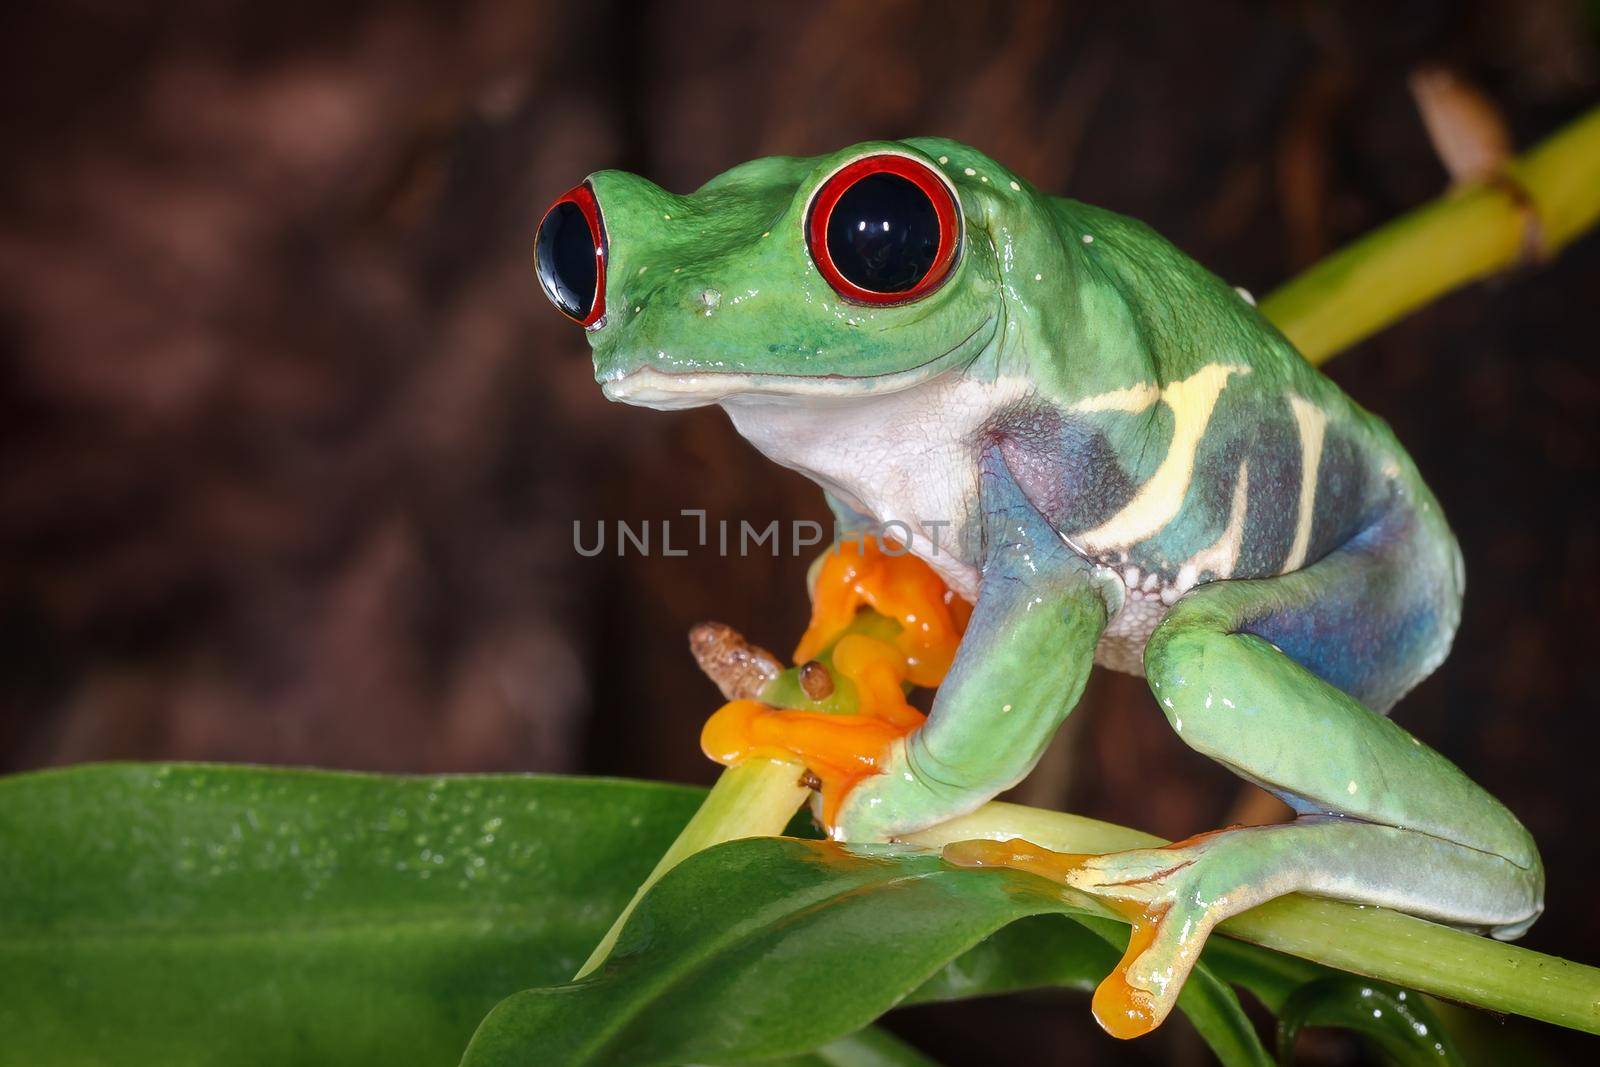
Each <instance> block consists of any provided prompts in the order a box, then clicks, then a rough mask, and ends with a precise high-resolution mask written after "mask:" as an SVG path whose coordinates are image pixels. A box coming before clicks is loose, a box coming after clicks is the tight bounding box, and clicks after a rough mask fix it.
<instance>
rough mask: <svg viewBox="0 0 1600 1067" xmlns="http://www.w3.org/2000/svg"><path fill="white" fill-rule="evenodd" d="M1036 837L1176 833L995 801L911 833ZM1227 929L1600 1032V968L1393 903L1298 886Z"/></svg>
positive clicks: (927, 838) (1149, 839)
mask: <svg viewBox="0 0 1600 1067" xmlns="http://www.w3.org/2000/svg"><path fill="white" fill-rule="evenodd" d="M1013 837H1021V838H1026V839H1027V840H1029V841H1031V842H1033V843H1034V844H1036V845H1042V846H1044V847H1045V848H1048V849H1053V850H1055V851H1057V852H1088V853H1100V852H1115V851H1118V850H1120V849H1128V848H1149V847H1151V846H1155V845H1162V844H1165V843H1166V842H1165V841H1163V840H1162V839H1161V838H1158V837H1153V836H1152V835H1150V834H1146V833H1142V832H1140V831H1138V830H1131V829H1129V828H1127V827H1124V826H1117V825H1114V824H1112V823H1107V822H1100V821H1098V820H1096V819H1086V818H1083V817H1082V816H1079V815H1068V814H1065V813H1063V812H1055V811H1043V810H1040V809H1038V808H1026V807H1022V806H1020V805H1017V804H1004V803H999V802H995V803H990V804H986V805H984V806H983V807H982V808H979V809H978V810H977V811H975V812H973V813H972V814H970V815H965V816H962V817H960V818H957V819H952V820H950V821H949V822H946V823H941V824H939V825H938V826H934V827H930V828H929V829H927V830H923V831H920V832H919V833H915V834H910V835H908V836H907V837H906V838H905V841H906V842H907V843H910V844H914V845H917V846H919V847H922V848H928V849H940V848H943V847H944V846H945V845H947V844H949V843H951V842H953V841H966V840H971V839H974V838H987V839H989V840H1007V839H1009V838H1013ZM1217 930H1218V932H1219V933H1223V934H1226V935H1228V936H1229V937H1234V938H1237V939H1239V940H1241V941H1249V942H1252V943H1254V944H1257V945H1261V946H1263V947H1265V948H1270V949H1276V950H1277V951H1279V952H1286V953H1288V954H1289V955H1291V956H1299V957H1301V958H1302V959H1308V960H1312V961H1314V962H1317V963H1322V964H1326V965H1327V966H1329V967H1336V968H1338V969H1339V970H1342V971H1351V972H1353V973H1355V974H1362V975H1366V976H1367V977H1369V978H1376V979H1379V980H1381V981H1385V982H1393V983H1394V984H1395V985H1399V986H1404V987H1406V988H1409V989H1415V990H1419V991H1421V992H1424V993H1432V994H1434V995H1435V996H1440V997H1444V998H1446V999H1449V1000H1456V1001H1461V1002H1462V1003H1465V1004H1477V1005H1484V1006H1489V1007H1492V1008H1493V1009H1494V1010H1496V1011H1505V1012H1512V1013H1515V1014H1517V1015H1526V1016H1528V1017H1529V1018H1532V1019H1540V1020H1543V1021H1545V1022H1549V1023H1555V1024H1557V1025H1559V1026H1569V1027H1572V1028H1573V1029H1577V1030H1584V1031H1587V1032H1589V1033H1600V968H1595V967H1588V966H1585V965H1583V964H1581V963H1573V962H1571V961H1570V960H1563V959H1557V958H1556V957H1554V956H1547V955H1545V954H1543V953H1540V952H1533V951H1530V950H1529V949H1525V948H1518V947H1516V946H1515V945H1508V944H1506V943H1505V942H1503V941H1495V940H1492V939H1490V938H1487V937H1478V936H1475V935H1473V934H1467V933H1462V932H1461V931H1459V930H1452V929H1450V928H1449V927H1446V926H1440V925H1439V924H1437V923H1431V922H1428V921H1427V920H1425V919H1418V918H1415V917H1414V916H1410V915H1406V914H1404V913H1402V912H1397V911H1391V910H1388V909H1385V908H1371V907H1361V906H1358V905H1355V904H1343V903H1340V902H1338V901H1333V900H1321V899H1317V898H1313V897H1306V896H1301V895H1299V894H1294V895H1291V896H1286V897H1280V898H1278V899H1277V900H1273V901H1269V902H1268V903H1266V904H1262V905H1261V906H1260V907H1257V908H1253V909H1251V910H1250V911H1247V912H1245V913H1244V914H1242V915H1238V916H1235V917H1234V918H1232V919H1229V920H1228V921H1226V922H1224V923H1222V924H1221V925H1219V926H1218V927H1217Z"/></svg>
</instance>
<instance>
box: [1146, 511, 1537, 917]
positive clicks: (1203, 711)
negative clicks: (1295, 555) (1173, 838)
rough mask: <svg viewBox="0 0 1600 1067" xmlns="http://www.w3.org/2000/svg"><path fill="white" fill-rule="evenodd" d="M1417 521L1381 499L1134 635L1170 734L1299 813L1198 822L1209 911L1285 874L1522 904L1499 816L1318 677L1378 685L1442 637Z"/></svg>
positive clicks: (1445, 902) (1524, 909)
mask: <svg viewBox="0 0 1600 1067" xmlns="http://www.w3.org/2000/svg"><path fill="white" fill-rule="evenodd" d="M1417 529H1418V526H1417V524H1416V523H1415V522H1414V521H1411V519H1409V518H1408V517H1407V516H1405V515H1399V516H1395V517H1392V518H1391V519H1390V520H1389V521H1385V522H1380V523H1379V524H1377V525H1376V526H1374V527H1373V528H1372V529H1370V530H1369V531H1367V532H1366V533H1365V534H1363V535H1361V536H1360V537H1358V538H1356V539H1355V540H1353V541H1352V542H1351V543H1350V544H1349V545H1347V546H1346V547H1344V548H1342V549H1339V550H1338V551H1336V552H1334V553H1333V554H1331V555H1330V556H1328V557H1326V558H1325V559H1323V560H1321V561H1319V562H1317V563H1316V564H1313V565H1312V566H1311V567H1309V568H1307V569H1305V570H1303V571H1299V572H1296V573H1294V574H1290V575H1285V576H1283V577H1279V578H1271V579H1258V580H1251V581H1235V582H1218V583H1215V584H1212V585H1206V586H1202V587H1200V588H1199V589H1196V590H1195V591H1193V592H1192V593H1190V594H1189V595H1188V596H1186V597H1184V598H1183V599H1182V600H1180V601H1179V602H1178V603H1177V604H1176V605H1174V606H1173V609H1172V611H1171V612H1170V613H1169V614H1168V616H1167V617H1166V618H1165V619H1164V620H1163V621H1162V623H1161V625H1160V626H1159V627H1158V628H1157V630H1156V632H1155V633H1154V634H1152V635H1151V638H1150V641H1149V643H1148V644H1147V646H1146V649H1145V671H1146V676H1147V678H1148V679H1149V682H1150V686H1151V689H1152V690H1153V691H1154V692H1155V695H1156V698H1157V701H1158V702H1159V703H1160V705H1161V707H1162V710H1163V711H1164V712H1165V714H1166V715H1167V718H1168V720H1169V721H1170V722H1171V723H1172V726H1173V729H1174V730H1176V731H1177V732H1178V735H1179V736H1180V737H1181V738H1182V739H1183V740H1184V741H1185V742H1186V743H1187V744H1188V745H1189V746H1190V747H1192V748H1194V749H1196V750H1197V751H1199V752H1201V753H1204V754H1205V755H1207V756H1210V757H1211V758H1212V759H1214V760H1217V761H1218V762H1220V763H1222V764H1223V765H1225V766H1227V767H1229V768H1230V769H1232V770H1233V771H1234V772H1235V773H1237V774H1239V775H1241V776H1243V777H1244V778H1247V779H1249V780H1251V781H1253V782H1256V783H1257V784H1259V785H1261V786H1263V787H1264V788H1266V789H1268V790H1271V791H1272V792H1274V793H1276V794H1278V795H1279V796H1281V797H1283V798H1284V799H1285V800H1286V801H1288V803H1289V804H1290V805H1291V806H1292V807H1294V808H1295V809H1296V810H1297V811H1299V812H1300V813H1301V814H1302V818H1301V819H1299V820H1298V821H1297V822H1295V823H1290V824H1286V825H1283V826H1273V827H1261V828H1251V829H1247V830H1239V831H1231V832H1227V833H1224V834H1222V835H1218V836H1217V837H1214V838H1211V839H1208V843H1207V844H1206V845H1205V846H1204V847H1202V848H1201V849H1200V850H1199V851H1203V852H1209V853H1212V855H1211V856H1209V857H1208V859H1207V863H1206V865H1205V866H1206V867H1207V868H1209V870H1208V872H1207V874H1206V878H1207V880H1210V881H1213V882H1214V886H1213V890H1214V891H1215V892H1216V893H1217V894H1219V895H1220V896H1224V897H1228V898H1229V902H1228V904H1227V905H1225V906H1224V907H1222V908H1220V909H1218V910H1217V911H1215V912H1213V915H1212V916H1211V917H1212V918H1213V919H1217V918H1221V917H1222V913H1227V914H1231V913H1233V912H1236V911H1238V910H1242V909H1243V908H1244V907H1249V906H1251V905H1252V904H1253V903H1259V902H1260V901H1261V900H1265V899H1268V898H1270V897H1272V896H1277V895H1280V894H1282V893H1285V892H1290V891H1296V890H1298V891H1309V892H1313V893H1319V894H1322V895H1327V896H1334V897H1340V898H1344V899H1351V900H1357V901H1362V902H1365V903H1372V904H1382V905H1387V906H1391V907H1395V908H1399V909H1402V910H1404V911H1408V912H1412V913H1414V914H1419V915H1425V916H1428V917H1431V918H1435V919H1439V920H1442V921H1446V922H1452V923H1458V924H1461V925H1466V926H1474V927H1483V928H1490V929H1494V930H1496V931H1497V932H1500V933H1501V934H1502V935H1510V934H1514V933H1517V932H1520V929H1521V928H1524V927H1526V925H1527V924H1528V923H1530V922H1531V921H1532V920H1533V919H1534V918H1535V917H1536V916H1537V915H1538V913H1539V910H1540V909H1541V907H1542V894H1543V872H1542V869H1541V867H1540V863H1539V857H1538V853H1537V851H1536V849H1535V847H1534V844H1533V841H1532V839H1531V837H1530V836H1529V835H1528V832H1527V831H1526V830H1525V829H1524V828H1523V827H1522V825H1521V824H1520V823H1519V822H1517V820H1516V819H1515V817H1513V816H1512V815H1511V813H1510V812H1508V811H1507V810H1506V809H1505V808H1504V807H1503V806H1502V805H1501V804H1500V803H1499V802H1498V801H1497V800H1495V799H1494V798H1493V797H1492V796H1490V795H1489V794H1488V793H1486V792H1485V791H1484V790H1483V789H1481V788H1480V787H1479V786H1477V785H1476V784H1475V783H1473V782H1472V780H1471V779H1469V778H1468V777H1467V776H1466V775H1465V774H1463V773H1462V772H1461V771H1460V770H1459V769H1458V768H1457V767H1456V766H1455V765H1454V764H1452V763H1451V762H1450V761H1449V760H1447V759H1445V758H1444V757H1443V756H1441V755H1440V754H1439V753H1437V752H1435V751H1434V750H1433V749H1431V748H1429V747H1427V746H1426V745H1423V744H1422V743H1421V742H1420V741H1418V740H1417V739H1416V738H1414V737H1412V736H1411V735H1410V734H1409V733H1407V732H1406V731H1405V730H1404V729H1402V728H1401V727H1399V726H1397V725H1396V724H1394V723H1393V722H1391V721H1389V720H1388V719H1386V718H1384V717H1382V716H1381V715H1379V714H1377V713H1375V712H1374V711H1372V710H1371V709H1370V708H1369V707H1368V706H1367V705H1365V704H1363V703H1362V702H1361V701H1360V700H1358V699H1357V698H1356V697H1355V696H1352V695H1351V694H1350V693H1349V692H1347V691H1346V690H1345V689H1342V688H1339V687H1338V686H1336V685H1335V684H1333V683H1332V682H1331V681H1330V680H1329V679H1330V678H1333V679H1338V680H1340V681H1342V682H1343V683H1344V684H1345V685H1346V686H1347V687H1348V688H1349V689H1351V690H1353V691H1355V692H1356V693H1363V694H1365V695H1367V696H1368V698H1369V699H1373V700H1379V701H1382V700H1386V699H1387V700H1392V699H1393V698H1395V697H1397V696H1398V695H1399V694H1400V693H1401V692H1403V691H1404V690H1405V689H1406V688H1409V686H1410V685H1411V684H1413V683H1414V682H1415V681H1416V680H1417V679H1418V678H1420V677H1421V676H1422V675H1424V674H1426V673H1427V671H1428V670H1429V669H1431V668H1432V666H1433V664H1434V663H1435V662H1437V659H1438V657H1439V656H1440V655H1442V652H1443V648H1444V647H1445V646H1447V645H1448V643H1449V637H1450V631H1451V630H1452V629H1453V628H1454V623H1455V592H1454V590H1455V588H1456V585H1455V582H1456V577H1455V574H1454V570H1453V568H1454V567H1455V558H1454V546H1453V545H1452V544H1451V543H1450V542H1449V541H1448V540H1441V539H1438V538H1434V537H1422V536H1418V535H1417V533H1416V531H1417ZM1441 589H1442V590H1444V592H1443V593H1441V592H1440V590H1441ZM1385 627H1387V628H1388V629H1387V632H1386V631H1385V630H1384V628H1385ZM1262 635H1269V636H1270V640H1269V639H1268V637H1267V636H1262ZM1385 637H1387V640H1385ZM1297 658H1299V659H1304V660H1305V663H1304V664H1302V663H1301V662H1297ZM1329 815H1341V816H1347V818H1342V819H1333V818H1328V817H1327V816H1329ZM1196 873H1197V874H1198V873H1199V872H1196Z"/></svg>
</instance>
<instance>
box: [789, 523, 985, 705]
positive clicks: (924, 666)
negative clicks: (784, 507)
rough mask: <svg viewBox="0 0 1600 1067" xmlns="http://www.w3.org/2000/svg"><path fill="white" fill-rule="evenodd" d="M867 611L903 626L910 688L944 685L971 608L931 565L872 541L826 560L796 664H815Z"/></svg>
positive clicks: (844, 546) (901, 642)
mask: <svg viewBox="0 0 1600 1067" xmlns="http://www.w3.org/2000/svg"><path fill="white" fill-rule="evenodd" d="M864 607H866V608H872V609H873V610H874V611H877V612H878V613H879V614H880V615H885V616H887V617H889V618H891V619H894V620H895V621H896V622H898V623H899V624H900V627H901V631H900V634H899V636H898V637H897V638H896V639H895V644H896V646H897V647H898V648H899V649H900V651H901V652H902V653H903V654H904V655H905V657H906V679H905V680H906V681H908V682H910V683H911V684H912V685H917V686H935V685H938V684H939V683H940V682H941V681H943V680H944V676H945V672H946V671H948V670H949V669H950V663H951V661H952V660H954V659H955V654H956V646H957V645H958V644H960V642H961V632H962V631H963V630H964V629H966V625H967V619H968V618H969V617H970V616H971V614H972V607H971V605H969V604H968V603H967V602H966V601H965V600H962V599H961V598H960V597H959V596H957V595H956V594H955V593H953V592H951V590H950V589H949V587H948V586H946V585H945V584H944V580H943V579H941V578H940V577H939V575H938V574H937V573H935V572H934V570H933V568H932V567H930V566H928V564H927V563H925V562H923V561H922V560H920V559H918V558H917V557H916V556H913V555H911V554H910V553H909V552H907V551H905V550H904V549H901V550H900V551H898V552H892V551H886V550H885V548H884V546H883V545H881V544H879V543H878V541H877V540H876V539H874V538H871V537H864V538H861V539H859V540H856V539H852V540H848V541H841V542H839V543H838V544H837V545H835V546H834V547H833V551H831V552H829V553H828V555H827V556H826V557H824V559H823V563H822V570H821V573H819V574H818V576H817V586H816V593H815V596H814V597H813V599H812V606H811V624H810V625H809V626H808V627H806V632H805V634H804V636H802V637H801V638H800V644H799V646H798V647H797V648H796V649H795V653H794V658H795V662H796V663H804V662H805V661H806V660H809V659H813V658H815V657H816V656H817V655H818V654H819V653H820V652H822V650H823V649H825V648H827V647H828V644H829V643H830V642H832V641H833V640H834V639H835V638H836V637H837V636H838V635H839V634H840V633H841V632H843V631H844V630H845V629H846V628H847V627H848V626H849V625H850V623H851V621H852V620H853V619H854V618H855V616H856V612H857V611H859V610H860V609H861V608H864Z"/></svg>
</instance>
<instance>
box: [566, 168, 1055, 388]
mask: <svg viewBox="0 0 1600 1067" xmlns="http://www.w3.org/2000/svg"><path fill="white" fill-rule="evenodd" d="M1041 202H1042V198H1039V197H1037V195H1036V194H1033V193H1032V192H1031V190H1029V191H1027V192H1023V187H1022V186H1021V185H1019V184H1018V183H1017V181H1016V180H1015V179H1014V178H1013V177H1012V176H1011V174H1010V173H1009V172H1007V171H1006V170H1004V169H1003V168H1001V167H999V166H998V165H996V164H995V163H994V162H993V161H991V160H989V159H988V158H987V157H984V156H983V155H981V154H980V153H978V152H975V151H974V150H972V149H970V148H966V147H964V146H962V145H958V144H955V143H954V142H950V141H943V140H933V139H918V140H912V141H874V142H867V143H864V144H859V145H855V146H853V147H851V148H847V149H845V150H843V151H841V152H836V153H834V154H832V155H827V156H821V157H817V158H813V159H796V158H789V157H774V158H769V159H760V160H756V161H754V162H752V163H746V164H744V165H742V166H739V167H735V168H734V169H733V170H730V171H728V172H727V173H725V174H722V175H720V176H719V177H717V178H714V179H713V180H712V181H710V182H708V183H707V184H706V185H705V186H703V187H702V188H700V189H699V190H698V191H696V192H694V193H692V194H690V195H688V196H675V195H673V194H671V193H668V192H666V191H665V190H663V189H661V188H659V187H657V186H655V185H652V184H651V183H650V182H648V181H645V180H644V179H642V178H638V177H635V176H633V175H631V174H625V173H621V172H617V171H602V172H600V173H598V174H595V175H592V176H591V177H590V178H589V179H588V180H587V181H585V182H584V183H583V184H582V185H580V186H578V187H577V188H575V189H574V190H572V192H570V193H568V194H567V195H566V196H564V197H562V198H561V200H559V201H557V203H556V205H555V206H554V207H552V208H551V209H550V212H549V213H548V214H547V215H546V216H545V218H544V221H543V222H542V223H541V224H540V227H539V232H538V237H537V241H536V253H537V262H538V271H539V278H540V281H541V283H542V285H543V286H544V289H545V292H546V294H547V295H548V296H549V297H550V298H551V300H552V301H553V302H554V303H555V304H556V306H557V307H558V308H560V309H561V310H562V311H563V312H564V313H565V314H566V315H567V316H568V317H569V318H571V319H573V320H574V321H576V322H578V323H579V324H580V325H582V326H584V327H585V328H586V329H587V330H588V333H589V340H590V343H591V345H592V346H593V348H594V366H595V377H596V379H597V380H598V381H599V382H600V383H601V384H602V385H603V386H604V389H605V393H606V395H607V396H608V397H610V398H611V399H613V400H623V401H627V402H629V403H635V404H643V405H647V406H651V407H661V408H675V407H692V406H697V405H701V404H709V403H716V402H723V401H735V400H739V399H744V398H750V399H755V398H760V399H775V400H784V399H791V398H793V399H799V398H817V397H856V396H867V395H877V394H882V393H885V392H891V391H897V390H900V389H904V388H909V387H911V386H914V385H916V384H919V383H921V382H924V381H927V380H929V379H931V378H933V377H934V376H936V375H939V374H941V373H943V372H945V371H948V370H951V369H954V368H958V367H962V366H966V365H968V364H971V363H972V362H973V361H974V360H976V359H977V358H978V357H979V356H980V355H981V354H982V353H983V352H984V351H985V350H986V349H989V348H990V346H991V345H992V344H993V343H994V342H995V338H996V336H997V333H998V331H999V328H1000V325H1001V323H1002V321H1003V320H1004V318H1005V306H1004V304H1005V302H1004V294H1003V288H1002V273H1003V272H1002V264H1001V262H1000V260H1001V258H1002V256H1003V255H1004V253H1003V252H997V251H996V249H997V248H1004V247H1006V245H1007V242H1006V241H1005V240H1004V239H1002V237H1001V236H1000V235H999V234H997V233H996V232H995V229H996V228H997V227H999V226H1000V225H1001V223H1000V220H1002V219H1004V218H1006V217H1007V216H1008V214H1014V213H1015V212H1016V211H1018V210H1025V211H1043V210H1046V209H1045V208H1044V207H1043V206H1042V204H1041ZM1019 204H1020V205H1021V206H1020V207H1019Z"/></svg>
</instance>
